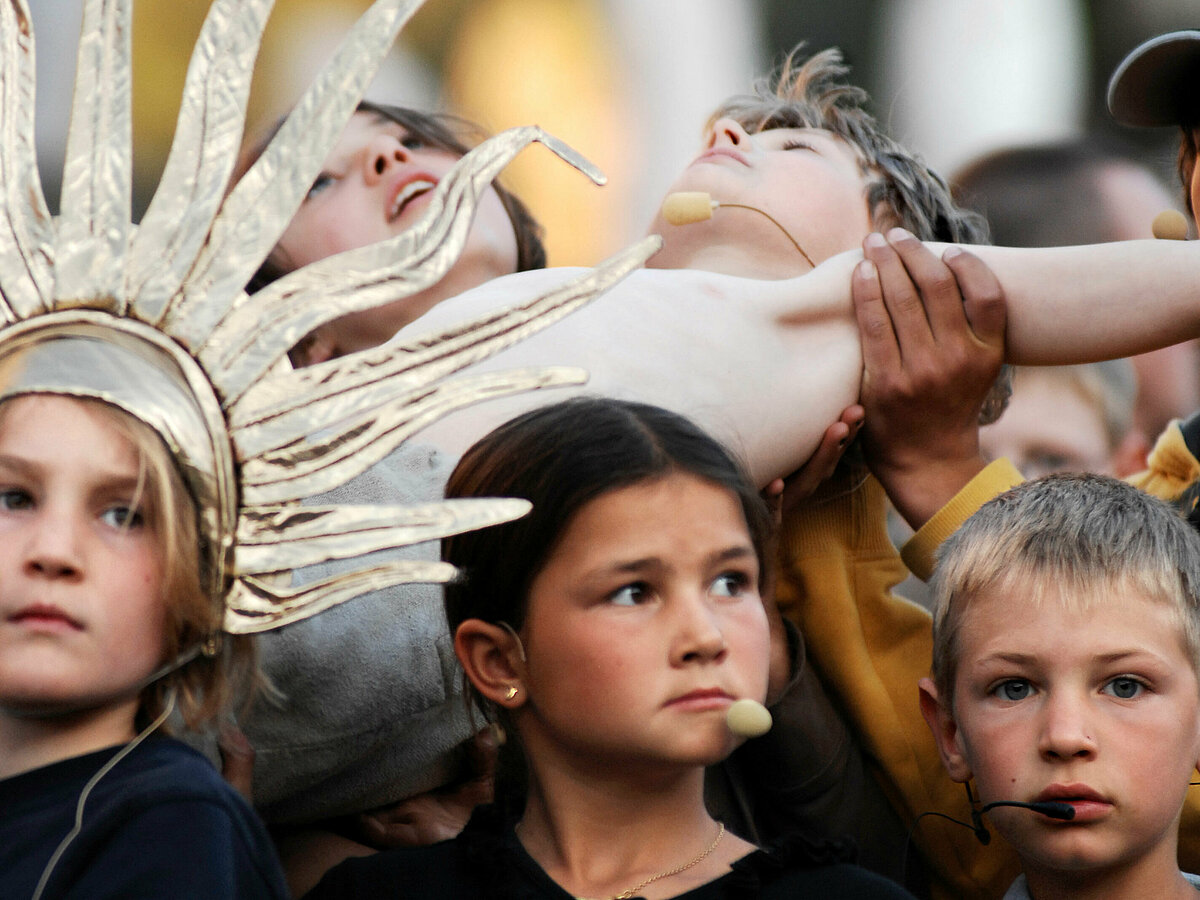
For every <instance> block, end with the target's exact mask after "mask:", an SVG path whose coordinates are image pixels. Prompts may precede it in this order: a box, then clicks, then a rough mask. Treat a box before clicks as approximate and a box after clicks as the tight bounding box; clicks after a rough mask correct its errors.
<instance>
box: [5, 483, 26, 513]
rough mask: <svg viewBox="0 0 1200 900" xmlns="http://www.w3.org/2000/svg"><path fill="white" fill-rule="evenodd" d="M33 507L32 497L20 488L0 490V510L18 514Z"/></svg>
mask: <svg viewBox="0 0 1200 900" xmlns="http://www.w3.org/2000/svg"><path fill="white" fill-rule="evenodd" d="M32 507H33V497H32V496H31V495H30V494H29V492H28V491H24V490H21V489H20V488H4V489H3V490H0V509H6V510H8V511H9V512H20V511H21V510H25V509H30V508H32Z"/></svg>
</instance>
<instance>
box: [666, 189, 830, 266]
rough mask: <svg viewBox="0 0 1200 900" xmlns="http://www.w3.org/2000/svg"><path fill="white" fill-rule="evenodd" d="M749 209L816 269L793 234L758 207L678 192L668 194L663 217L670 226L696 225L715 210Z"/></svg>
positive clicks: (695, 192) (709, 216)
mask: <svg viewBox="0 0 1200 900" xmlns="http://www.w3.org/2000/svg"><path fill="white" fill-rule="evenodd" d="M721 208H725V209H748V210H750V211H751V212H756V213H758V214H759V215H760V216H765V217H766V218H767V219H769V220H770V222H771V224H772V225H774V226H775V227H776V228H778V229H779V230H780V231H782V232H783V235H784V237H786V238H787V239H788V240H789V241H791V242H792V246H793V247H795V248H796V249H797V250H798V251H800V255H801V256H803V257H804V261H805V262H807V263H808V264H809V265H810V266H812V267H813V268H814V269H815V268H816V267H817V264H816V263H814V262H813V261H812V257H811V256H809V255H808V254H807V253H805V252H804V248H803V247H801V246H800V242H799V241H797V240H796V239H795V238H794V237H792V233H791V232H790V231H788V230H787V229H786V228H784V227H783V223H782V222H780V221H779V220H778V219H776V218H775V217H774V216H773V215H771V214H770V213H769V212H767V211H766V210H764V209H759V208H758V207H757V206H747V205H746V204H744V203H721V202H720V201H719V200H714V199H713V198H712V195H711V194H709V193H707V192H706V191H676V192H675V193H673V194H667V196H666V199H664V200H663V205H662V217H663V218H664V219H666V220H667V223H668V224H670V225H694V224H696V223H697V222H704V221H706V220H708V219H711V218H712V216H713V210H715V209H721Z"/></svg>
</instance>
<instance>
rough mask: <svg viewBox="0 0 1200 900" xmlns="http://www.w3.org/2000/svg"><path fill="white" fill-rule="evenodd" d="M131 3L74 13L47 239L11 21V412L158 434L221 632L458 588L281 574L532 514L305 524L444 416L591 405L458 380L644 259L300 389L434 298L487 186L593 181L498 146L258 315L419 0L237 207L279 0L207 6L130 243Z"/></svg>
mask: <svg viewBox="0 0 1200 900" xmlns="http://www.w3.org/2000/svg"><path fill="white" fill-rule="evenodd" d="M131 2H132V0H87V2H86V4H85V8H84V19H83V36H82V38H81V39H80V45H79V58H78V69H77V72H76V87H75V100H74V104H73V108H72V111H71V125H70V134H69V137H68V140H67V159H66V165H65V169H64V174H63V191H62V202H61V207H62V214H61V215H60V216H59V217H58V218H57V219H52V218H51V217H50V215H49V212H48V210H47V206H46V203H45V200H44V198H43V193H42V189H41V183H40V180H39V177H38V170H37V163H36V158H35V151H34V143H33V108H34V102H33V101H34V56H33V52H34V51H33V32H32V28H31V26H30V15H29V10H28V8H27V6H26V0H0V184H2V186H3V188H2V189H3V192H4V194H3V203H2V204H0V400H3V399H7V398H10V397H16V396H20V395H23V394H30V393H49V394H60V395H66V396H70V397H80V398H91V399H96V400H101V401H104V402H107V403H110V404H112V405H114V406H116V407H119V408H120V409H123V410H125V411H126V412H128V413H130V414H131V415H133V416H135V417H136V418H138V419H140V420H142V421H144V422H146V423H147V424H149V425H150V426H151V427H153V428H154V429H155V431H157V433H158V434H159V435H160V436H161V437H162V439H163V441H164V442H165V443H166V445H167V447H168V448H169V449H170V451H171V453H172V454H173V455H174V457H175V459H176V461H177V463H178V465H179V467H180V470H181V472H182V474H183V476H184V480H185V482H186V484H187V485H188V488H189V490H190V491H191V492H192V494H193V497H194V499H195V501H196V505H197V508H198V510H199V516H200V520H199V525H200V533H201V537H202V541H203V543H204V552H203V553H202V558H203V565H204V568H205V574H206V579H205V582H206V589H207V590H208V591H209V594H210V595H211V597H212V598H213V601H214V603H215V604H221V605H222V613H221V616H222V621H223V627H224V629H225V630H226V631H229V632H232V633H249V632H256V631H263V630H266V629H268V628H273V627H276V626H278V625H282V624H285V623H287V622H292V621H296V620H299V619H302V618H305V617H307V616H309V615H312V614H314V613H316V612H319V611H320V610H322V609H325V608H327V607H329V606H332V605H334V604H336V603H340V602H342V601H344V600H348V599H350V598H352V597H355V596H357V595H359V594H361V593H364V592H366V591H369V590H375V589H378V588H382V587H387V586H389V585H394V584H402V583H406V582H411V581H444V580H446V579H448V578H450V577H452V575H453V574H454V573H453V569H452V568H451V567H449V566H447V565H445V564H442V563H436V562H419V561H412V560H406V561H399V562H397V561H393V562H383V563H379V562H374V563H372V564H366V563H364V567H363V568H359V569H356V570H353V571H349V572H346V573H344V574H341V575H338V576H336V577H333V578H330V579H327V580H325V581H322V582H319V583H316V584H308V585H305V586H304V587H302V588H297V589H294V590H293V589H290V588H287V587H286V586H281V581H280V579H277V578H272V577H269V576H271V575H273V574H274V573H277V572H281V571H287V570H290V569H293V568H299V567H303V566H308V565H313V564H316V563H319V562H324V561H326V560H331V559H345V558H350V557H357V556H360V555H363V554H366V553H370V552H372V551H375V550H380V549H383V548H387V547H395V546H401V545H404V544H411V543H417V542H421V541H428V540H433V539H437V538H440V537H443V536H446V535H450V534H455V533H458V532H461V531H465V530H470V529H473V528H479V527H483V526H485V525H488V524H492V523H496V522H502V521H507V520H509V519H512V518H516V517H517V516H520V515H523V514H524V512H525V511H526V510H527V509H528V504H526V503H525V502H524V501H519V500H484V501H454V502H443V503H435V504H430V505H426V506H420V507H368V506H343V507H331V506H326V507H321V506H300V505H298V504H297V501H299V500H300V499H303V498H305V497H308V496H311V495H314V494H318V493H321V492H323V491H327V490H330V489H331V488H333V487H336V486H337V485H339V484H342V483H344V482H345V481H346V480H348V479H350V478H352V477H354V476H355V475H357V474H359V473H361V472H362V471H364V470H365V469H366V468H368V467H369V466H371V465H373V464H374V463H376V462H378V461H379V460H380V459H382V458H383V457H384V456H385V455H387V454H388V453H389V452H391V451H392V450H393V449H395V448H396V446H398V445H399V444H400V443H401V442H402V441H404V440H405V439H406V438H408V437H409V436H410V435H412V434H413V433H414V432H415V431H417V430H418V429H419V428H421V427H422V426H424V425H425V424H428V423H429V422H430V421H432V420H434V419H436V418H437V417H439V416H441V415H444V414H445V413H447V412H450V411H453V410H455V409H458V408H460V407H462V406H465V405H467V404H469V403H473V402H476V401H477V400H481V399H486V398H488V397H497V396H504V395H506V394H511V393H515V392H519V391H525V390H531V389H534V388H540V387H548V386H554V385H564V384H578V383H580V382H582V381H583V380H584V379H585V378H586V373H584V372H582V371H581V370H578V369H572V368H548V369H539V370H520V371H515V372H493V373H487V374H485V375H482V376H461V377H459V378H457V379H450V380H447V378H448V376H450V375H453V374H454V373H456V372H458V371H459V370H461V369H463V368H465V367H466V366H469V365H471V364H472V363H474V362H476V361H478V360H480V359H482V358H485V357H486V356H489V355H491V354H492V353H495V352H497V351H498V350H500V349H503V348H504V347H506V346H508V345H510V344H512V343H514V342H515V341H518V340H521V339H522V338H523V337H525V336H526V335H528V334H530V333H532V332H533V331H536V330H538V329H541V328H544V327H545V326H546V325H548V324H550V323H552V322H553V321H556V320H557V319H558V318H560V317H561V316H563V315H566V314H567V313H569V312H570V311H572V310H573V309H575V308H576V307H578V306H579V305H581V304H582V303H585V302H587V301H588V300H589V299H591V298H592V297H594V296H596V295H597V294H598V293H600V292H602V291H604V290H606V289H607V288H608V287H610V286H611V285H612V284H614V283H615V282H616V281H618V280H620V279H621V278H623V277H624V276H625V275H626V274H628V273H629V272H631V271H632V270H633V269H635V268H636V267H637V266H639V265H641V263H643V262H644V261H645V259H646V257H648V256H649V255H650V254H651V253H653V252H654V250H655V249H657V246H658V245H657V243H656V240H655V239H647V240H646V241H643V242H642V243H640V244H638V245H636V246H634V247H632V248H630V249H629V250H627V251H625V252H624V253H622V254H620V255H618V256H617V257H614V258H613V259H612V260H610V261H608V262H607V263H606V264H604V265H602V266H600V267H598V268H597V269H595V270H592V271H591V272H588V273H585V275H584V276H583V277H581V278H579V279H577V280H575V281H574V282H572V283H570V284H567V285H564V286H562V287H560V288H559V289H557V290H556V291H554V292H552V293H549V294H546V295H543V296H540V297H537V298H534V299H532V300H530V301H528V302H526V303H523V304H521V305H519V306H516V307H514V308H512V309H509V310H506V311H502V312H499V313H496V314H493V315H490V316H488V317H486V318H484V319H480V320H477V321H473V322H467V323H464V324H462V325H461V326H459V327H458V328H456V329H454V330H452V331H451V332H449V333H445V334H438V335H428V336H424V337H422V338H419V339H416V340H413V341H410V342H408V343H406V344H402V345H392V346H387V347H383V348H377V349H375V350H369V351H363V352H360V353H356V354H352V355H350V356H347V357H344V358H342V359H338V360H334V361H331V362H329V363H325V364H323V365H321V366H315V367H313V368H311V369H306V370H301V371H291V370H290V368H289V367H288V366H287V364H286V363H285V362H283V359H284V357H285V355H286V353H287V351H288V349H289V348H290V347H292V346H293V345H295V344H296V342H297V341H298V340H300V339H301V338H302V337H303V336H304V335H305V334H307V333H308V332H310V331H311V330H312V329H313V328H315V327H316V326H318V325H320V324H322V323H324V322H327V321H330V320H332V319H334V318H337V317H340V316H343V315H346V314H347V313H350V312H355V311H359V310H363V309H369V308H372V307H375V306H379V305H382V304H385V303H390V302H394V301H396V300H399V299H402V298H404V297H406V296H410V295H412V294H414V293H416V292H418V291H421V290H423V289H425V288H427V287H430V286H431V285H433V284H435V283H436V282H437V281H438V280H439V279H440V278H441V277H442V276H443V275H444V274H445V273H446V272H447V271H448V270H449V269H450V267H451V266H452V265H453V264H454V262H455V261H456V260H457V259H458V256H459V254H460V253H461V251H462V248H463V246H464V244H465V243H466V239H467V235H468V232H469V230H470V225H471V220H472V217H473V215H474V212H475V208H476V205H477V203H478V201H479V199H480V197H481V196H482V194H483V192H484V191H485V190H486V189H487V187H488V185H489V184H490V182H491V180H492V178H494V177H495V175H496V174H497V173H498V172H499V171H500V169H501V168H503V167H504V166H505V165H506V164H507V163H508V162H509V161H510V160H512V158H513V157H514V156H515V155H516V154H517V153H519V152H520V151H521V150H522V149H523V148H525V147H526V146H528V145H529V144H530V143H531V142H533V141H538V142H541V143H542V144H544V145H546V146H547V147H549V148H550V149H551V150H552V151H553V152H554V153H556V154H557V155H558V156H560V157H561V158H563V159H564V160H566V161H567V162H568V163H570V164H571V165H573V166H575V167H576V168H578V169H580V170H581V171H582V172H584V173H585V174H587V175H588V176H589V177H591V178H592V179H593V180H594V181H596V182H597V183H603V180H604V178H603V175H601V173H600V172H599V171H598V170H596V169H595V167H594V166H592V165H591V164H590V163H589V162H588V161H587V160H585V159H583V158H582V157H580V156H579V155H578V154H577V153H575V152H574V151H573V150H571V149H570V148H569V147H567V146H566V145H565V144H563V143H562V142H560V141H558V140H556V139H555V138H553V137H551V136H550V135H548V134H546V133H545V132H543V131H541V130H540V129H538V128H534V127H526V128H517V129H512V130H510V131H507V132H504V133H502V134H500V135H498V136H496V137H495V138H493V139H491V140H489V141H487V142H485V143H484V144H481V145H480V146H479V147H477V148H475V149H474V150H472V151H471V152H470V153H468V154H467V155H466V156H464V157H463V159H462V160H461V162H460V163H459V164H458V165H457V166H455V168H454V169H453V170H452V172H451V173H449V174H448V175H447V177H445V178H444V179H442V180H441V182H440V183H439V184H438V186H437V188H436V190H435V191H434V193H433V195H432V197H431V200H430V202H429V206H428V209H427V210H426V212H425V214H424V215H423V216H422V218H421V219H420V221H419V222H417V223H416V224H414V226H413V227H412V228H410V229H408V230H407V231H405V232H403V233H402V234H400V235H397V236H396V237H395V238H393V239H391V240H389V241H386V242H384V243H382V244H376V245H373V246H370V247H364V248H361V249H358V250H352V251H349V252H346V253H342V254H339V255H337V256H335V257H330V258H328V259H325V260H322V261H320V262H318V263H314V264H312V265H310V266H307V267H305V268H303V269H300V270H298V271H296V272H294V273H292V274H291V275H289V276H287V277H285V278H283V279H281V280H279V281H277V282H275V283H274V284H272V285H270V286H268V287H266V288H264V289H263V290H262V291H260V292H258V293H257V294H255V295H253V296H248V295H247V294H246V293H245V291H244V289H243V288H244V285H245V284H246V283H247V281H248V280H249V278H250V276H251V274H252V273H253V272H254V271H255V270H256V269H257V267H258V266H259V265H260V264H261V262H262V261H263V259H265V258H266V256H267V255H268V254H269V253H270V251H271V249H272V248H273V247H274V245H275V244H276V242H277V241H278V239H279V237H280V235H281V234H282V233H283V231H284V230H285V229H286V227H287V225H288V223H289V221H290V220H291V217H292V215H293V214H294V213H295V211H296V209H297V208H298V207H299V205H300V203H301V201H302V200H303V198H304V195H305V193H306V192H307V190H308V188H309V186H310V185H311V184H312V182H313V179H314V178H315V177H316V175H317V174H318V172H319V171H320V167H321V164H322V162H323V160H324V158H325V156H326V155H327V153H328V152H329V150H330V149H331V147H332V146H333V144H334V142H335V141H336V140H337V138H338V136H339V134H340V133H341V129H342V127H343V125H344V123H345V122H346V120H347V119H348V118H349V117H350V115H351V114H352V113H353V111H354V109H355V106H356V104H357V102H358V100H359V98H360V97H361V95H362V91H363V90H364V89H365V87H366V85H367V83H368V82H369V80H370V78H371V77H372V75H373V73H374V71H375V69H376V68H377V66H378V64H379V63H380V61H381V60H382V59H383V57H384V55H385V54H386V53H387V51H388V49H389V48H390V46H391V44H392V41H393V40H394V38H395V36H396V34H397V33H398V32H399V30H400V28H401V27H402V25H403V24H404V23H405V22H406V21H407V20H408V18H409V17H410V16H411V15H412V13H413V12H415V11H416V9H417V8H418V7H419V6H420V5H421V2H422V0H377V2H376V3H375V4H374V5H373V6H371V8H370V9H369V10H367V12H366V13H364V14H363V16H362V18H360V19H359V21H358V23H357V25H355V27H354V28H353V29H352V30H351V32H350V33H349V34H348V35H347V37H346V39H345V40H344V41H343V43H342V46H341V47H340V49H339V50H338V51H337V53H336V55H335V56H334V58H333V59H332V60H331V62H330V63H329V64H328V66H327V67H326V68H325V69H324V70H323V72H322V73H321V74H320V75H319V76H318V78H317V80H316V81H315V82H314V84H313V85H312V87H311V88H310V89H309V91H308V92H307V94H306V95H305V96H304V97H303V98H302V99H301V101H300V102H299V103H298V104H297V106H296V108H295V109H294V110H293V112H292V113H291V115H290V116H289V117H288V118H287V121H286V122H285V123H284V125H283V126H282V127H281V128H280V129H279V131H278V133H277V134H276V136H275V138H274V139H273V140H272V142H271V143H270V145H269V146H268V147H267V149H266V150H265V151H264V152H263V154H262V155H261V156H260V157H259V159H258V160H257V162H256V163H255V164H254V166H252V167H251V168H250V169H249V171H248V172H247V173H246V174H245V175H244V176H243V177H242V178H241V179H240V180H239V181H238V183H237V184H236V186H234V187H233V189H232V190H230V191H228V192H226V190H225V189H226V184H227V182H228V180H229V178H230V174H231V172H232V171H233V167H234V163H235V161H236V157H237V153H238V148H239V145H240V142H241V138H242V128H243V124H244V120H245V113H246V98H247V96H248V94H249V89H250V78H251V74H252V71H253V66H254V59H255V55H256V53H257V50H258V45H259V41H260V39H261V36H262V29H263V27H264V25H265V22H266V18H267V14H268V13H269V11H270V8H271V6H272V2H273V0H214V2H213V3H212V6H211V8H210V10H209V13H208V17H207V18H206V20H205V23H204V26H203V28H202V30H201V33H200V37H199V39H198V40H197V43H196V48H195V50H194V51H193V54H192V60H191V64H190V66H189V68H188V74H187V80H186V84H185V87H184V96H183V103H182V107H181V110H180V114H179V121H178V125H177V128H176V133H175V140H174V143H173V145H172V148H171V152H170V155H169V157H168V160H167V164H166V168H165V170H164V172H163V176H162V180H161V181H160V183H159V186H158V190H157V192H156V193H155V196H154V198H153V200H152V202H151V204H150V206H149V208H148V210H147V212H146V215H145V217H144V218H143V220H142V222H141V224H140V226H138V227H135V226H134V225H133V224H132V223H131V221H130V218H131V215H130V209H131V200H130V198H131V194H132V147H131V144H132V138H131V116H130V86H131V78H130V71H131V69H130V62H131V60H130V41H129V34H130V14H131V9H130V7H131ZM316 423H320V426H319V431H318V426H317V424H316ZM314 432H317V433H315V434H314Z"/></svg>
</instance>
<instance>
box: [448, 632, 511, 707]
mask: <svg viewBox="0 0 1200 900" xmlns="http://www.w3.org/2000/svg"><path fill="white" fill-rule="evenodd" d="M454 653H455V655H456V656H457V657H458V661H459V663H460V664H461V665H462V667H463V671H464V672H466V673H467V678H469V679H471V684H472V685H473V686H474V687H475V690H477V691H479V693H480V694H481V695H482V696H484V697H486V698H487V699H488V700H491V701H492V702H493V703H496V704H498V705H500V706H505V707H508V708H509V709H516V708H517V707H519V706H521V705H523V704H524V703H525V700H526V699H527V697H528V694H527V692H526V691H525V689H524V675H525V666H524V659H523V657H524V651H523V649H522V648H521V643H520V639H519V638H518V637H517V636H516V634H515V633H514V632H513V631H512V630H510V629H508V628H505V627H503V626H502V625H493V624H492V623H491V622H485V621H483V620H482V619H467V620H466V621H465V622H463V623H462V624H461V625H459V626H458V629H457V630H456V631H455V632H454Z"/></svg>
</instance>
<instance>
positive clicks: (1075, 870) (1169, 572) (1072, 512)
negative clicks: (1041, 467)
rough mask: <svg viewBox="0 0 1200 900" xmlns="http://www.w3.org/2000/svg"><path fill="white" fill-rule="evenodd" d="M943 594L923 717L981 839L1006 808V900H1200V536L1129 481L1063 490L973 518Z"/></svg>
mask: <svg viewBox="0 0 1200 900" xmlns="http://www.w3.org/2000/svg"><path fill="white" fill-rule="evenodd" d="M932 590H933V594H934V602H935V609H934V639H933V677H932V679H929V678H927V679H924V680H922V682H921V708H922V712H923V714H924V716H925V719H926V721H927V722H928V723H929V727H930V728H931V729H932V731H933V734H934V737H935V739H936V741H937V744H938V748H939V751H940V753H941V757H942V761H943V763H944V764H945V766H946V769H947V771H948V772H949V773H950V776H951V777H952V778H953V779H954V780H955V781H958V782H964V783H966V782H969V781H971V780H972V779H973V780H974V781H975V783H976V785H977V788H978V803H979V804H981V806H980V807H977V808H973V812H975V823H976V828H977V829H978V828H981V827H982V825H981V824H980V823H981V819H980V818H979V813H982V812H986V811H988V807H989V805H997V807H998V808H996V809H995V810H994V811H991V812H990V813H989V815H990V818H991V819H992V821H993V822H994V823H995V826H996V828H997V830H998V831H999V832H1000V833H1001V834H1002V835H1003V836H1004V837H1005V838H1006V839H1007V840H1008V841H1009V843H1011V844H1012V846H1013V847H1014V848H1015V849H1016V851H1017V854H1018V855H1019V856H1020V859H1021V865H1022V869H1023V875H1022V876H1021V878H1019V879H1018V880H1017V882H1016V883H1015V884H1014V885H1013V886H1012V888H1011V889H1010V890H1009V891H1008V893H1007V894H1006V895H1005V896H1006V898H1008V900H1021V898H1035V900H1036V898H1073V897H1080V898H1082V897H1106V898H1114V900H1117V898H1142V897H1156V898H1160V897H1161V898H1172V897H1178V898H1181V900H1182V898H1187V897H1195V896H1196V889H1197V887H1200V878H1198V877H1196V876H1191V875H1184V874H1183V873H1181V872H1180V870H1179V865H1178V861H1177V841H1178V835H1179V820H1180V810H1181V808H1182V805H1183V801H1184V797H1185V795H1186V794H1187V792H1188V784H1189V782H1190V781H1191V777H1192V773H1193V772H1194V770H1195V768H1196V764H1197V761H1198V760H1200V674H1198V672H1200V535H1198V534H1197V533H1196V532H1195V531H1194V530H1193V529H1192V528H1190V527H1189V526H1188V525H1187V524H1186V523H1185V522H1184V521H1183V520H1182V519H1181V518H1180V517H1179V516H1178V515H1177V514H1176V513H1175V511H1174V510H1172V509H1171V508H1170V507H1168V506H1167V505H1166V504H1164V503H1162V502H1161V501H1159V500H1156V499H1154V498H1152V497H1149V496H1148V495H1146V494H1144V493H1142V492H1141V491H1139V490H1137V489H1136V488H1134V487H1132V486H1130V485H1128V484H1125V483H1124V482H1119V481H1115V480H1113V479H1109V478H1106V477H1103V476H1089V475H1077V476H1075V475H1056V476H1049V477H1047V478H1044V479H1042V480H1040V481H1034V482H1029V483H1027V484H1023V485H1020V486H1018V487H1016V488H1014V489H1012V490H1011V491H1009V492H1007V493H1005V494H1003V495H1001V496H1000V497H998V498H996V499H995V500H992V501H990V502H988V503H986V504H985V505H984V506H983V507H981V508H980V509H979V511H978V512H976V513H975V514H974V515H972V516H971V518H969V519H968V520H967V522H966V523H965V524H964V525H963V526H962V528H960V529H959V530H958V531H957V532H956V533H955V534H954V536H953V537H951V538H950V539H949V540H948V541H947V542H946V543H945V544H944V545H943V546H942V549H941V552H940V553H939V555H938V568H937V571H936V572H935V574H934V578H933V582H932ZM1008 801H1016V802H1017V803H1018V804H1022V805H1025V807H1026V808H1019V807H1018V808H1011V807H1010V806H1009V805H1007V802H1008ZM1039 803H1053V804H1060V805H1065V806H1066V807H1068V809H1066V810H1065V813H1066V815H1063V812H1064V811H1054V810H1053V809H1051V810H1038V809H1030V808H1028V806H1027V805H1028V804H1039ZM1048 812H1052V813H1054V814H1053V815H1050V814H1047V813H1048Z"/></svg>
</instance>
